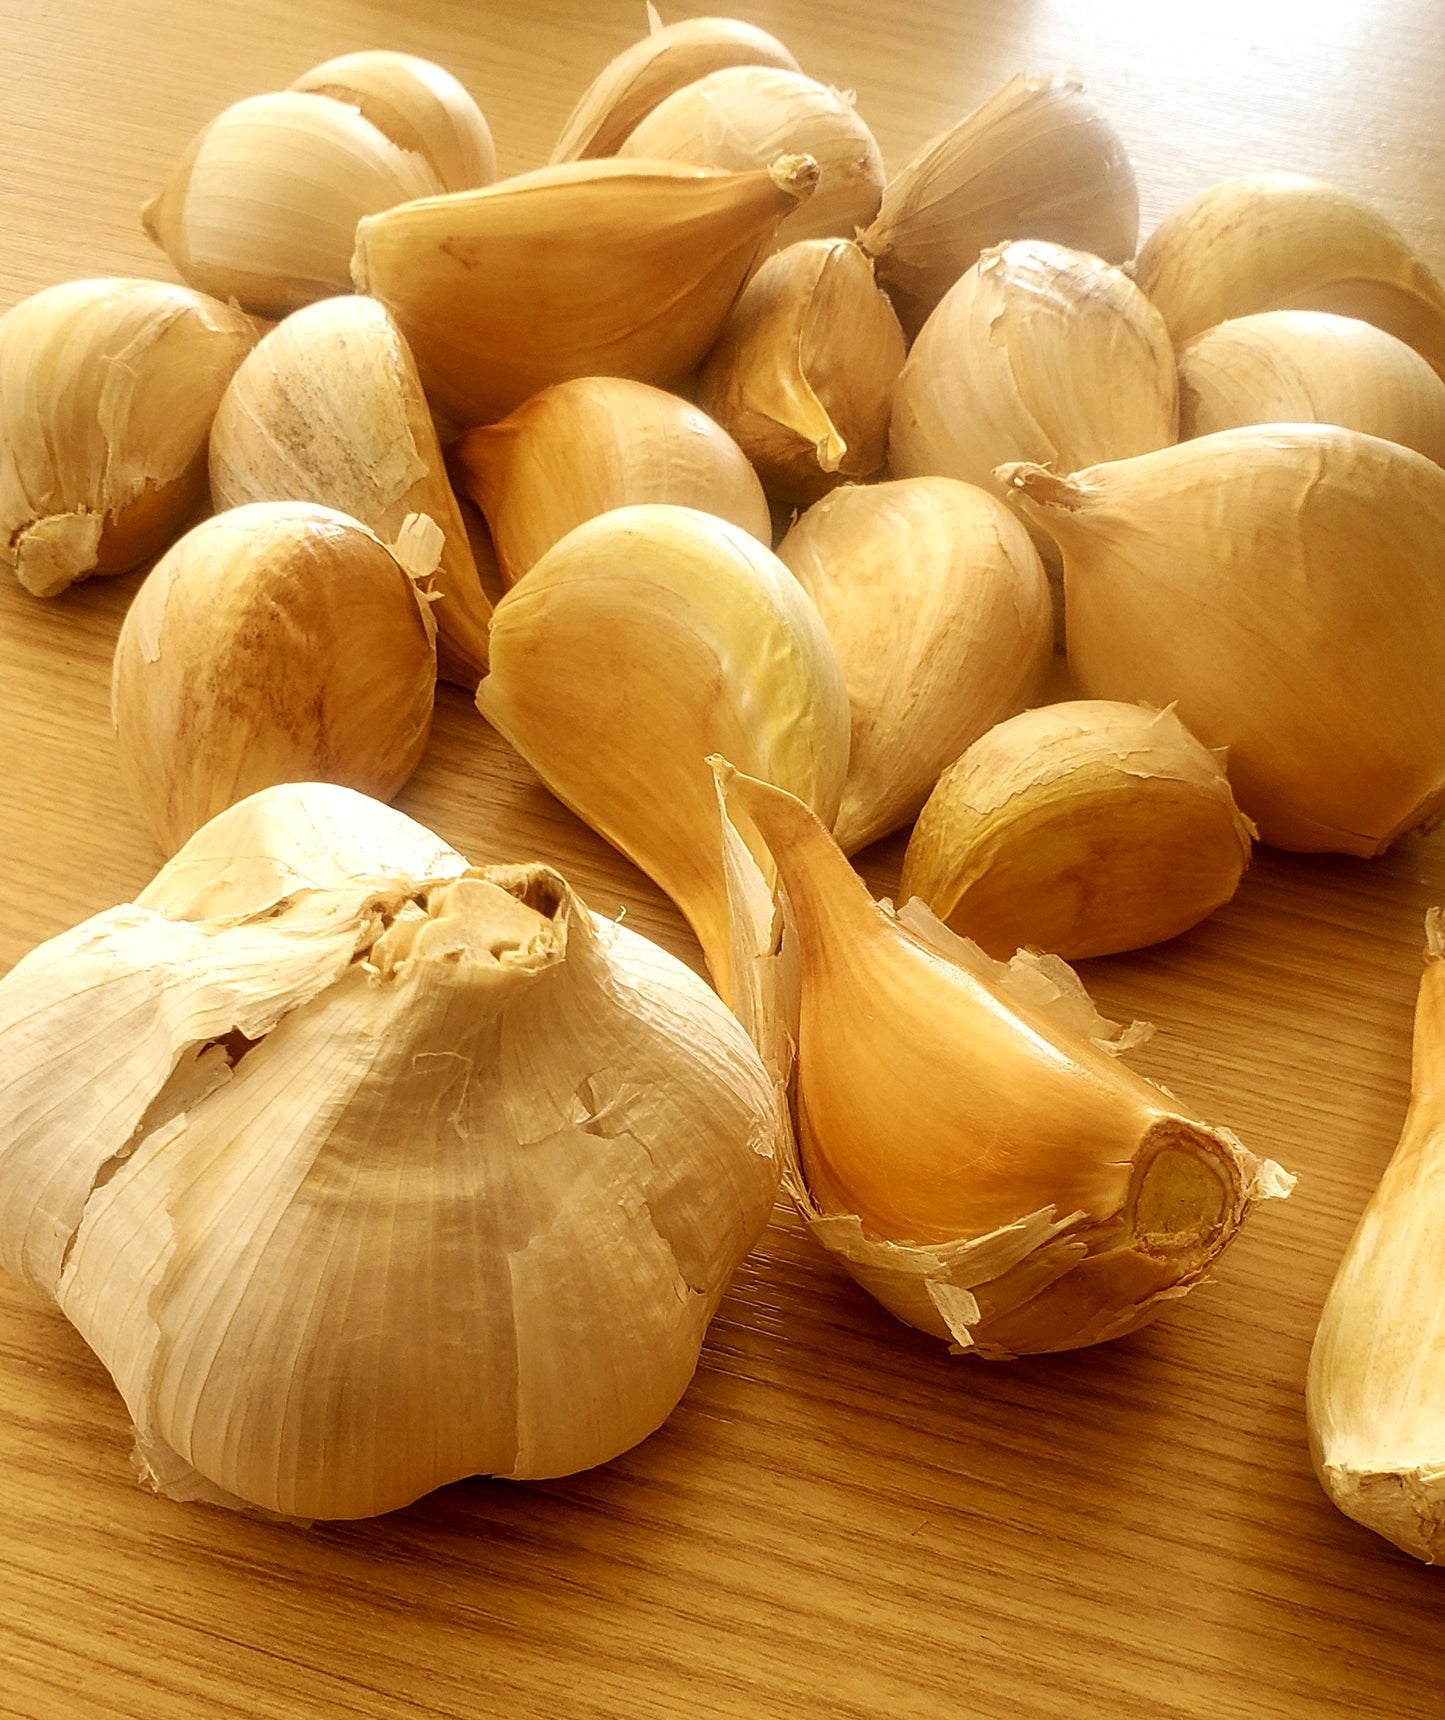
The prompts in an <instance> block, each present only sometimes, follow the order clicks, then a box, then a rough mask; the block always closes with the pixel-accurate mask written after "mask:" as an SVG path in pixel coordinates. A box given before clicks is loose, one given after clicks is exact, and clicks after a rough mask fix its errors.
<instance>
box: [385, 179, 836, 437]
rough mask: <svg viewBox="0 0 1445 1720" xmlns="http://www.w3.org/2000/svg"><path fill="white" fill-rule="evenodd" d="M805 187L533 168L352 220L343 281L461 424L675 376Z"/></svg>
mask: <svg viewBox="0 0 1445 1720" xmlns="http://www.w3.org/2000/svg"><path fill="white" fill-rule="evenodd" d="M816 179H817V167H816V164H815V163H813V162H811V161H809V160H807V159H806V158H802V159H800V158H788V159H785V160H783V161H780V162H777V163H775V164H774V165H773V167H772V168H771V169H769V170H768V171H764V172H757V173H733V174H725V173H715V172H711V171H708V170H704V169H702V168H689V167H681V166H678V165H677V164H676V163H673V162H636V161H591V162H578V163H574V164H572V165H570V166H565V167H550V168H543V169H541V170H540V171H539V172H536V173H524V174H522V175H520V176H519V177H517V178H515V179H503V180H501V181H499V182H498V183H497V184H496V185H490V186H486V187H485V188H483V189H482V190H480V191H469V192H461V193H457V194H455V195H453V196H450V197H433V198H427V199H425V200H423V201H421V202H417V203H409V204H405V205H403V206H402V207H401V208H398V209H392V210H390V211H388V212H387V213H385V214H383V215H378V216H376V217H374V218H372V219H369V220H365V221H362V222H361V223H360V225H359V227H358V228H357V233H356V254H355V257H354V259H353V262H352V273H353V276H354V278H355V282H356V286H357V288H358V290H359V291H361V292H368V293H370V294H371V295H372V296H373V297H374V298H377V299H380V300H381V302H382V303H383V304H384V305H386V307H387V308H388V309H389V310H390V311H391V312H392V314H393V315H394V316H395V318H396V320H397V322H398V324H399V325H400V327H401V331H402V333H403V334H404V335H405V336H406V339H407V342H408V344H409V345H410V346H411V349H412V352H413V354H414V355H415V357H416V361H417V366H418V368H419V370H420V372H421V377H422V381H423V383H424V384H425V386H426V390H427V397H428V399H430V400H431V402H432V404H433V405H434V406H435V407H437V408H438V409H439V410H441V411H443V412H445V413H446V414H448V415H449V416H450V417H451V418H453V419H454V420H456V422H457V423H458V424H459V425H460V426H462V427H464V428H470V427H471V426H473V425H476V424H486V423H492V422H494V421H495V420H496V419H498V418H503V417H505V416H506V415H507V413H508V412H511V411H512V410H514V408H516V407H518V406H520V405H521V404H522V402H523V401H524V400H526V399H527V398H529V396H531V395H533V394H536V393H537V392H538V391H539V390H540V389H543V388H546V387H549V386H550V385H551V384H552V383H554V382H563V381H566V380H568V379H569V378H571V377H574V376H597V375H609V376H629V377H633V378H634V379H636V380H637V381H639V382H652V383H656V384H658V385H660V386H667V385H668V384H671V383H674V382H677V381H680V380H681V379H682V378H683V377H685V376H686V375H688V374H689V373H690V372H691V371H692V370H693V369H694V368H695V367H696V365H697V363H698V361H699V360H700V359H701V357H702V355H703V354H704V352H706V350H707V348H708V347H709V345H710V344H711V343H712V341H713V339H714V337H715V336H716V334H717V331H718V328H719V327H720V326H721V323H722V320H723V318H724V317H725V316H726V315H727V312H728V308H729V306H730V305H731V304H732V301H733V299H734V298H735V297H736V296H737V291H738V288H739V287H740V286H741V284H742V282H743V279H744V277H745V276H746V275H747V272H748V270H749V269H750V268H751V267H752V265H753V262H754V261H755V259H756V258H757V256H758V253H759V252H760V251H761V250H762V249H763V247H764V246H765V245H766V244H767V243H768V240H769V239H770V237H771V235H772V233H773V232H774V230H775V228H776V226H777V223H778V221H779V220H780V219H781V218H782V217H783V215H785V214H786V213H787V212H788V211H789V210H790V209H792V208H793V207H794V206H795V205H796V204H797V203H798V202H799V201H800V200H801V199H803V198H805V197H806V196H807V195H808V194H809V192H810V191H811V188H812V186H813V184H814V183H815V182H816Z"/></svg>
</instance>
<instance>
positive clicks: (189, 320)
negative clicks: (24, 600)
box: [0, 280, 256, 597]
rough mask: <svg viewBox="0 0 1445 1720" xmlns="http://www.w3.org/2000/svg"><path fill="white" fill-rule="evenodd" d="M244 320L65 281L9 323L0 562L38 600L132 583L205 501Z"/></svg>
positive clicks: (3, 369) (215, 309)
mask: <svg viewBox="0 0 1445 1720" xmlns="http://www.w3.org/2000/svg"><path fill="white" fill-rule="evenodd" d="M255 340H256V330H255V328H254V327H253V325H252V323H251V320H250V318H249V317H246V316H243V315H242V314H241V312H240V311H237V310H234V309H233V308H231V307H230V306H228V305H223V304H218V303H217V302H216V301H215V300H214V299H208V298H205V297H204V296H203V295H202V294H200V293H195V292H192V291H191V290H190V289H189V288H187V287H174V286H171V285H169V284H168V283H167V282H164V281H132V280H99V281H67V282H65V283H64V284H63V285H61V286H57V287H46V288H45V289H44V290H43V291H41V292H38V293H34V294H32V295H31V297H29V298H28V299H24V300H22V301H21V302H20V303H19V304H18V305H16V306H15V307H14V309H12V310H10V311H7V312H6V314H5V316H4V317H3V318H0V557H3V559H4V562H5V564H6V565H7V566H9V567H11V568H13V569H14V571H15V576H16V578H17V579H18V580H19V581H20V583H21V584H22V585H23V586H24V587H25V589H26V590H27V591H29V592H32V593H33V594H34V595H35V596H36V597H54V596H55V595H56V594H57V593H58V592H61V591H64V590H65V588H66V587H67V586H68V585H72V584H74V582H75V581H76V580H78V579H84V578H85V577H86V576H87V575H88V574H92V573H124V572H126V571H127V569H129V568H132V567H135V566H136V565H137V564H138V563H139V562H142V561H144V560H145V559H146V558H147V557H148V556H152V555H154V554H155V553H156V552H157V550H160V549H163V548H164V547H165V545H166V544H167V543H169V542H170V540H171V538H172V537H173V536H174V535H175V534H176V533H177V532H178V531H179V530H180V529H181V527H182V526H183V525H184V524H185V523H186V521H187V519H189V517H190V516H191V515H192V514H193V513H194V512H195V511H196V510H197V508H198V507H200V506H201V505H202V504H203V503H204V501H205V496H206V436H207V433H208V431H209V430H210V427H211V419H212V417H213V416H214V414H215V411H216V403H217V401H219V400H220V398H221V395H222V393H223V391H224V390H225V387H226V384H227V383H228V382H229V381H230V379H231V375H232V373H233V372H234V370H235V369H236V366H237V365H238V364H240V362H241V360H242V359H243V358H244V357H245V356H246V353H247V352H248V351H249V350H250V348H251V347H252V346H253V345H254V344H255Z"/></svg>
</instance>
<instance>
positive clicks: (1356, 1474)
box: [1305, 908, 1445, 1565]
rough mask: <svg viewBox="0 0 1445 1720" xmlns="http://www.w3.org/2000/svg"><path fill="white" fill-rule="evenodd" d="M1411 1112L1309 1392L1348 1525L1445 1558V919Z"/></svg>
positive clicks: (1354, 1250)
mask: <svg viewBox="0 0 1445 1720" xmlns="http://www.w3.org/2000/svg"><path fill="white" fill-rule="evenodd" d="M1425 932H1426V940H1427V943H1426V950H1425V973H1424V977H1423V978H1422V979H1421V981H1420V993H1419V999H1418V1002H1417V1004H1416V1008H1415V1039H1414V1052H1413V1058H1412V1065H1411V1075H1410V1109H1409V1111H1408V1112H1407V1113H1406V1116H1405V1123H1404V1127H1403V1129H1402V1131H1401V1134H1400V1139H1399V1143H1398V1145H1397V1146H1396V1148H1395V1152H1394V1156H1393V1157H1392V1158H1391V1160H1390V1162H1389V1164H1388V1165H1387V1166H1386V1167H1385V1174H1384V1175H1383V1176H1382V1177H1381V1178H1380V1183H1379V1187H1378V1188H1377V1189H1376V1190H1375V1192H1374V1194H1373V1195H1371V1197H1370V1202H1369V1205H1368V1206H1366V1208H1365V1211H1364V1214H1363V1216H1362V1217H1361V1219H1360V1222H1359V1225H1358V1227H1357V1228H1356V1230H1355V1234H1354V1236H1353V1237H1352V1239H1351V1241H1350V1244H1349V1246H1348V1248H1346V1250H1345V1254H1344V1258H1343V1259H1342V1260H1341V1262H1340V1265H1339V1269H1338V1271H1337V1272H1336V1273H1335V1278H1334V1283H1333V1284H1332V1285H1331V1286H1330V1293H1329V1295H1328V1297H1327V1298H1326V1299H1325V1305H1324V1310H1323V1312H1322V1313H1321V1315H1320V1323H1319V1329H1318V1331H1317V1332H1316V1333H1315V1341H1314V1347H1313V1349H1312V1350H1311V1351H1310V1363H1309V1377H1308V1383H1307V1386H1306V1397H1305V1402H1306V1409H1307V1415H1308V1420H1309V1434H1310V1452H1311V1455H1312V1456H1313V1458H1314V1465H1315V1470H1316V1473H1317V1474H1318V1475H1319V1478H1320V1485H1321V1486H1322V1487H1323V1488H1324V1490H1325V1492H1326V1493H1327V1494H1328V1495H1329V1497H1330V1499H1331V1500H1332V1502H1333V1503H1334V1504H1336V1505H1337V1506H1339V1508H1340V1510H1341V1511H1343V1512H1344V1514H1345V1515H1346V1516H1347V1517H1352V1518H1353V1519H1354V1520H1355V1522H1357V1523H1363V1524H1364V1526H1365V1527H1366V1528H1367V1529H1373V1530H1374V1532H1375V1533H1376V1534H1377V1535H1383V1536H1384V1537H1385V1539H1386V1540H1387V1541H1393V1542H1394V1544H1395V1545H1396V1546H1397V1547H1400V1548H1402V1549H1403V1550H1404V1551H1405V1552H1407V1553H1410V1554H1412V1555H1413V1556H1414V1557H1415V1558H1417V1559H1423V1560H1424V1561H1425V1563H1426V1564H1427V1565H1435V1564H1440V1563H1441V1562H1442V1561H1445V1430H1442V1427H1441V1409H1442V1405H1445V1321H1442V1311H1445V1281H1442V1266H1445V1260H1442V1256H1441V1251H1440V1187H1441V1175H1440V1173H1441V1152H1442V1148H1445V1121H1442V1117H1441V1097H1442V1092H1445V1089H1442V1086H1441V1081H1440V1069H1441V1057H1442V1052H1445V921H1442V917H1441V912H1440V909H1439V908H1432V909H1431V910H1430V912H1429V915H1428V916H1427V918H1426V922H1425Z"/></svg>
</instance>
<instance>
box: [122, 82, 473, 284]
mask: <svg viewBox="0 0 1445 1720" xmlns="http://www.w3.org/2000/svg"><path fill="white" fill-rule="evenodd" d="M441 189H442V187H441V182H440V180H439V179H438V178H437V175H436V174H435V173H434V172H433V170H432V168H431V167H430V165H429V164H428V163H427V162H426V161H424V160H423V159H422V157H421V156H419V155H413V154H412V153H411V152H410V151H409V150H405V149H398V148H397V146H396V145H395V144H394V143H392V142H391V141H390V139H389V138H386V137H384V136H383V135H382V133H381V132H379V131H378V130H377V129H376V127H375V126H374V125H372V124H371V122H370V121H369V120H366V119H364V118H363V117H362V116H361V114H360V113H358V112H357V111H356V110H355V109H354V108H352V107H350V106H348V105H347V104H346V103H344V102H337V101H331V100H330V99H329V98H328V97H326V96H320V95H305V94H302V93H301V92H299V91H295V90H286V91H283V92H282V93H281V94H279V95H265V96H250V97H248V98H247V99H246V100H245V101H239V102H236V103H235V105H234V106H232V107H229V108H227V109H226V111H225V112H224V113H222V114H220V115H219V116H218V117H217V118H216V119H214V120H212V121H211V123H210V125H208V126H207V127H206V129H205V130H204V131H203V132H202V133H201V134H200V136H199V137H197V138H196V139H195V140H194V141H193V142H192V144H191V146H190V148H189V149H188V150H187V151H186V153H185V155H184V156H183V157H182V158H181V161H180V164H179V166H178V167H177V168H176V170H175V172H174V174H173V175H172V176H171V179H170V182H169V184H168V185H167V186H166V188H165V190H164V191H162V192H161V193H160V195H159V196H158V197H155V198H153V199H152V201H151V202H150V203H148V204H147V205H146V207H145V210H144V211H143V213H142V217H141V219H142V222H143V224H144V226H145V229H146V231H147V233H149V234H150V236H151V238H152V239H154V240H155V242H156V243H157V244H158V245H159V246H160V247H161V249H162V250H163V251H164V252H165V253H166V255H167V256H168V257H169V258H170V260H171V262H172V263H174V265H175V266H176V268H177V270H179V272H180V274H181V275H182V276H183V277H184V279H186V280H187V281H189V282H190V283H191V285H192V286H194V287H199V288H200V289H201V291H202V292H207V293H214V294H215V295H216V297H217V298H221V299H234V300H236V301H237V303H239V304H240V305H242V306H243V307H244V308H245V309H246V310H248V311H254V312H255V313H256V314H257V315H259V316H265V317H284V316H285V315H286V314H287V312H289V311H294V310H296V309H297V308H298V307H299V306H301V305H305V304H310V303H311V302H312V300H313V299H325V298H331V297H332V296H334V295H335V294H337V293H346V292H350V290H351V275H350V263H351V252H352V246H353V243H354V239H355V234H356V224H357V222H358V221H360V220H361V218H362V217H363V216H364V215H374V214H376V213H377V211H378V210H382V209H389V208H391V206H392V205H393V204H395V203H406V202H409V201H410V200H412V199H414V198H418V197H430V196H432V195H433V194H435V193H436V192H439V191H440V190H441Z"/></svg>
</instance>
